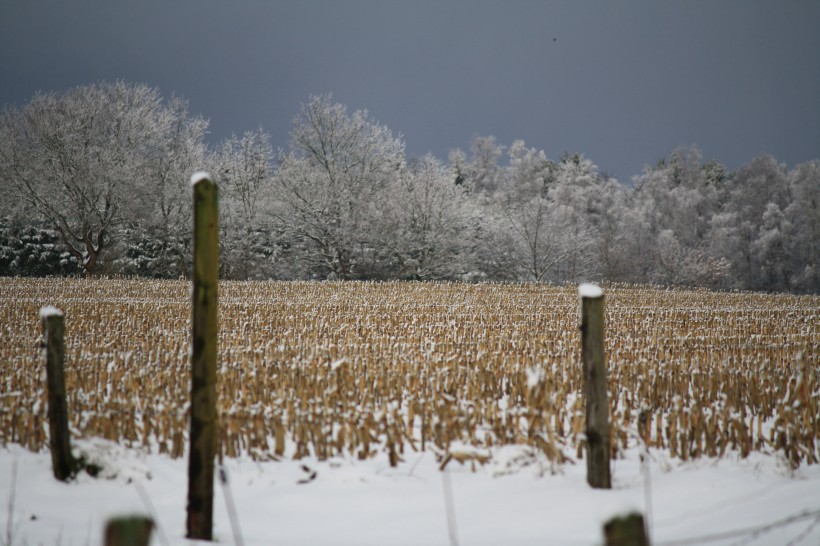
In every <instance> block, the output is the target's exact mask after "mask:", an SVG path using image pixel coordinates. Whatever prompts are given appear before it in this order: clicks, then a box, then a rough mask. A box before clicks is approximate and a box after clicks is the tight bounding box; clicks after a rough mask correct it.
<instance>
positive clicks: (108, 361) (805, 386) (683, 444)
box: [0, 278, 820, 465]
mask: <svg viewBox="0 0 820 546" xmlns="http://www.w3.org/2000/svg"><path fill="white" fill-rule="evenodd" d="M188 294H189V285H188V283H186V282H184V281H152V280H86V279H8V278H4V279H0V325H1V326H0V328H1V330H0V333H2V344H0V363H1V364H2V367H0V384H2V391H1V392H2V394H0V441H2V442H3V443H4V444H5V443H8V442H15V443H19V444H21V445H24V446H26V447H27V448H29V449H32V450H39V449H43V448H45V446H46V445H47V444H46V441H47V436H46V432H45V430H46V426H47V423H46V421H45V419H46V418H45V393H44V381H43V373H44V372H43V365H42V362H41V355H40V349H39V348H38V343H39V335H40V332H39V329H38V324H37V320H36V319H37V313H38V310H39V308H40V307H41V306H43V305H55V306H58V307H60V308H61V309H63V311H64V312H65V315H66V326H67V335H66V342H67V345H68V346H67V350H66V363H67V364H66V365H67V369H66V381H67V386H68V392H69V393H70V394H69V400H68V405H69V413H70V417H71V426H72V428H73V430H75V431H76V432H77V433H79V434H82V435H88V436H100V437H104V438H108V439H111V440H114V441H118V442H121V443H124V444H126V445H131V446H143V447H144V448H146V449H150V450H154V451H158V452H162V453H168V454H169V455H170V456H173V457H179V456H182V455H183V454H184V449H185V438H186V436H187V433H188V431H187V411H188V399H189V388H190V379H189V376H188V373H189V372H188V347H189V344H190V334H189V320H190V304H189V297H188ZM577 305H578V302H577V296H576V291H575V288H574V287H553V286H545V285H534V284H524V285H494V284H483V285H467V284H450V283H430V284H423V283H395V282H394V283H354V282H351V283H330V282H328V283H307V282H289V283H283V282H241V283H240V282H225V283H222V286H221V287H220V313H219V317H220V340H219V371H218V374H219V381H218V388H219V414H220V422H219V427H220V430H219V453H220V456H221V457H235V456H239V455H242V454H249V455H250V456H252V457H254V458H259V459H277V458H281V457H285V456H288V457H297V458H298V457H306V456H315V457H317V458H320V459H325V458H328V457H333V456H337V455H340V454H343V453H344V454H348V455H350V456H355V457H359V458H367V457H372V456H374V455H375V454H377V453H380V452H384V453H387V455H388V457H389V459H390V461H391V463H393V464H398V463H399V462H400V461H401V460H402V458H403V455H404V454H406V453H407V451H408V450H426V449H432V450H433V451H435V452H436V453H437V454H439V455H440V456H441V457H442V459H444V458H446V457H447V455H448V454H452V453H450V447H451V446H458V447H457V449H458V451H457V453H458V454H459V455H458V457H455V456H452V457H450V458H451V459H455V460H460V461H462V462H463V461H464V460H470V461H472V462H473V463H474V462H475V461H479V462H483V461H484V460H486V457H485V452H484V451H477V452H475V454H474V455H469V453H473V452H469V451H467V452H465V451H464V448H463V446H464V445H468V446H475V447H476V448H479V447H480V448H488V447H492V446H498V445H503V444H526V445H530V446H532V448H533V449H535V450H538V451H540V452H542V453H544V455H545V456H546V457H547V458H548V459H549V460H550V461H553V462H561V461H563V460H564V459H565V457H566V454H565V453H567V452H571V451H572V450H575V451H576V453H581V452H582V446H583V436H582V431H583V428H584V426H583V400H582V399H581V397H580V392H581V389H582V383H581V381H582V379H581V374H580V365H579V360H580V349H579V338H578V324H577V320H578V319H577V317H578V310H577ZM606 314H607V332H606V334H607V337H606V351H607V354H608V368H609V380H610V381H609V400H610V404H611V420H612V423H613V426H612V435H613V442H612V444H611V445H613V455H614V456H617V453H618V451H619V450H620V449H624V448H626V447H628V446H629V445H631V444H634V442H636V441H638V440H637V439H638V438H640V439H642V441H644V442H646V443H647V444H648V445H649V446H650V447H654V448H660V449H668V450H669V453H670V455H672V456H673V457H679V458H681V459H684V460H686V459H689V458H697V457H701V456H722V455H724V454H725V453H727V452H728V451H732V452H737V453H739V454H740V455H741V456H745V455H747V454H748V453H750V452H751V451H765V452H776V453H779V454H781V455H782V456H783V457H785V458H786V459H787V460H788V461H789V462H790V463H791V464H793V465H799V464H801V463H804V462H808V463H816V462H818V453H819V452H820V448H819V447H818V444H819V442H820V407H819V406H820V380H818V371H817V369H818V354H820V316H818V315H820V298H818V297H816V296H815V297H810V296H802V297H798V296H790V295H764V294H749V293H741V294H735V293H733V294H727V293H712V292H707V291H675V290H658V289H652V288H646V287H638V286H614V287H612V288H610V289H608V290H607V299H606ZM454 453H455V451H454ZM465 453H468V455H465Z"/></svg>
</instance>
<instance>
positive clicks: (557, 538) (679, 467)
mask: <svg viewBox="0 0 820 546" xmlns="http://www.w3.org/2000/svg"><path fill="white" fill-rule="evenodd" d="M527 449H528V448H526V447H523V446H514V447H506V448H500V449H495V450H494V451H493V452H492V455H493V458H492V460H491V461H490V462H489V463H488V464H487V465H485V466H479V467H477V468H476V469H475V471H473V469H472V468H471V467H470V466H469V464H468V465H464V466H462V465H460V464H459V463H457V462H455V461H453V462H451V463H450V464H449V465H448V466H447V467H446V470H445V472H440V471H439V470H438V466H439V463H438V462H437V461H436V458H435V456H434V454H433V453H432V452H430V451H427V452H425V453H417V452H410V453H406V454H405V460H404V462H403V463H401V464H400V465H399V466H398V467H397V468H391V467H390V466H389V464H388V461H387V456H386V455H385V454H379V455H378V456H377V457H375V458H373V459H370V460H367V461H359V460H356V459H340V458H337V459H333V460H331V461H325V462H317V461H315V460H306V459H303V460H301V461H293V460H286V461H282V462H263V463H259V462H254V461H252V460H250V459H247V458H244V459H231V460H226V461H225V469H226V472H227V476H228V488H225V487H223V486H222V485H220V484H219V480H217V484H216V485H215V493H216V498H215V501H214V505H215V526H214V535H215V540H216V542H217V543H218V544H222V545H229V544H236V543H238V541H237V539H236V535H235V531H234V529H233V528H232V526H231V523H230V518H229V516H228V514H229V512H228V509H227V506H228V504H229V499H230V498H232V499H233V502H234V503H235V506H236V510H237V512H238V520H239V521H238V529H237V530H236V532H237V533H238V534H239V537H240V538H239V540H241V541H242V543H244V544H247V545H258V544H271V545H370V544H372V545H399V544H408V545H448V544H455V543H457V544H460V545H506V544H509V545H523V544H533V545H534V544H538V545H549V544H556V545H576V544H578V545H581V544H602V543H603V537H602V531H601V528H602V523H603V522H604V521H605V520H607V519H608V518H609V517H611V516H613V515H616V514H620V513H625V512H628V511H630V510H632V509H634V510H638V511H640V512H642V513H644V514H646V516H647V518H648V519H649V527H650V533H651V541H652V544H654V545H663V544H667V545H670V544H680V545H683V544H715V545H740V544H744V545H752V546H759V545H764V544H766V545H786V544H789V545H797V544H803V545H817V544H820V465H812V466H807V465H803V466H801V467H800V468H799V469H798V470H796V471H794V472H792V471H790V470H789V468H788V466H786V465H785V464H784V463H782V462H781V461H779V460H778V459H777V458H776V457H774V456H770V455H765V454H761V453H752V454H751V455H750V456H749V457H748V458H746V459H739V455H738V454H737V453H735V452H730V453H729V454H727V456H726V457H724V458H723V459H719V460H718V459H700V460H697V461H694V462H687V463H683V462H681V461H680V460H671V461H670V460H669V459H667V457H666V455H665V454H664V453H663V452H659V451H652V452H651V453H650V457H649V460H650V463H649V464H648V465H647V466H646V467H644V465H642V464H641V462H640V453H639V451H638V449H637V448H633V449H630V450H628V451H626V452H625V453H624V456H623V458H621V459H618V460H616V461H613V467H612V468H613V489H612V490H610V491H602V490H593V489H590V488H589V487H588V486H587V484H586V479H585V475H586V467H585V464H584V461H583V460H578V461H574V464H569V463H568V464H565V465H563V466H560V467H551V466H550V465H549V463H548V462H546V460H544V459H543V458H539V457H536V456H535V455H532V454H531V453H530V452H529V451H528V450H527ZM76 450H81V451H83V452H84V453H85V454H86V455H88V456H90V457H91V458H92V459H93V460H96V461H97V462H98V463H101V464H102V466H103V472H102V474H103V476H104V477H98V478H91V477H89V476H87V475H85V474H83V475H81V476H79V477H78V479H77V480H75V481H74V482H72V483H68V484H65V483H61V482H57V481H55V480H54V478H53V477H52V474H51V461H50V456H49V453H48V452H47V451H44V452H41V453H37V454H34V453H30V452H28V451H26V450H24V449H23V448H21V447H19V446H17V445H12V444H10V445H8V446H6V447H5V448H0V502H2V507H3V510H2V512H0V514H2V515H0V530H2V532H1V533H0V545H5V544H7V543H10V544H12V545H22V546H25V545H28V546H38V545H44V546H45V545H55V544H59V545H61V546H84V545H87V544H90V545H96V544H101V543H102V531H103V527H104V524H105V521H106V519H107V518H109V517H110V516H115V515H130V514H151V515H153V516H154V517H155V518H156V521H157V522H158V531H157V532H155V533H154V535H153V539H152V544H156V545H165V544H168V545H186V544H191V543H193V542H195V541H191V540H187V539H186V538H185V499H186V492H187V484H186V476H187V466H186V464H187V463H186V461H187V458H182V459H177V460H172V459H170V458H168V457H166V456H163V455H146V454H144V453H143V452H140V451H138V450H131V449H127V448H124V447H121V446H118V445H116V444H112V443H108V442H105V441H102V440H85V441H81V442H77V445H75V451H76ZM314 473H315V478H314V479H312V480H311V479H310V477H311V476H312V475H313V474H314ZM647 478H648V479H647ZM448 491H449V498H451V499H452V503H451V507H452V514H453V517H452V519H453V521H452V522H451V523H450V524H448V510H447V505H448V503H447V501H446V499H447V498H448V494H447V492H448ZM226 494H227V496H226Z"/></svg>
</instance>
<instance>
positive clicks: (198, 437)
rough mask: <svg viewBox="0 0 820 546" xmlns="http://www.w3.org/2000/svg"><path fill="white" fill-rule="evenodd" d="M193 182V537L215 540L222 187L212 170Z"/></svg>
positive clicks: (190, 520)
mask: <svg viewBox="0 0 820 546" xmlns="http://www.w3.org/2000/svg"><path fill="white" fill-rule="evenodd" d="M191 186H192V188H193V194H194V198H193V206H194V279H193V290H192V293H191V296H192V300H193V301H192V307H193V312H192V320H191V337H192V344H193V347H192V351H191V421H190V453H189V458H188V517H187V533H188V534H187V537H188V538H192V539H199V540H212V538H213V497H214V458H215V456H216V445H217V444H216V440H217V414H216V351H217V287H218V282H219V238H218V237H219V225H218V205H217V187H216V184H215V183H214V182H213V181H212V180H211V178H210V175H208V174H207V173H197V174H195V175H194V176H192V177H191Z"/></svg>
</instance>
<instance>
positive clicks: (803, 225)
mask: <svg viewBox="0 0 820 546" xmlns="http://www.w3.org/2000/svg"><path fill="white" fill-rule="evenodd" d="M788 180H789V191H790V194H791V202H790V203H789V204H788V205H787V206H786V209H785V211H784V213H785V220H786V221H787V222H788V223H789V225H790V226H791V228H792V234H791V252H792V254H791V256H790V264H791V265H790V273H791V274H790V278H789V285H790V288H792V289H794V290H799V291H805V292H815V293H817V292H820V160H813V161H809V162H806V163H802V164H800V165H797V167H795V168H794V169H793V170H792V171H791V172H790V173H789V176H788Z"/></svg>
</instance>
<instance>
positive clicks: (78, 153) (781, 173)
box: [0, 81, 820, 293]
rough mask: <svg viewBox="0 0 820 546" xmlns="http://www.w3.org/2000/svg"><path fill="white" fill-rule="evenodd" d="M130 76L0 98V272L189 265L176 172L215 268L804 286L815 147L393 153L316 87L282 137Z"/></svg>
mask: <svg viewBox="0 0 820 546" xmlns="http://www.w3.org/2000/svg"><path fill="white" fill-rule="evenodd" d="M207 128H208V122H207V121H206V120H205V119H203V118H202V117H201V116H196V115H193V114H191V113H190V112H189V111H188V106H187V104H186V102H185V101H183V100H181V99H179V98H174V97H172V98H170V99H165V98H163V97H162V96H161V94H160V92H159V91H158V90H157V89H155V88H151V87H148V86H145V85H135V84H129V83H126V82H121V81H119V82H114V83H105V82H103V83H98V84H93V85H85V86H80V87H76V88H73V89H71V90H68V91H66V92H61V93H45V94H38V95H36V96H35V97H34V98H33V99H31V101H29V102H28V103H27V104H25V105H23V106H22V107H19V108H15V107H9V106H7V107H5V108H4V109H3V111H2V114H0V184H2V188H3V195H4V197H3V200H2V204H0V274H2V275H76V274H85V275H136V276H148V277H158V278H163V277H168V278H176V277H180V276H185V277H187V276H188V275H189V273H190V267H191V264H190V255H191V206H190V203H191V194H190V192H191V190H190V187H189V184H188V178H189V176H190V174H191V173H193V172H194V171H199V170H203V169H204V170H208V171H210V172H211V173H212V175H213V176H214V178H215V180H216V181H217V182H218V184H219V191H220V230H221V235H220V236H221V249H220V251H221V258H220V259H221V272H220V273H221V276H222V277H223V278H227V279H268V278H273V279H376V280H382V279H417V280H464V281H536V282H553V283H563V282H578V281H584V280H593V281H598V282H629V283H653V284H662V285H680V286H700V287H708V288H718V289H750V290H771V291H794V292H814V293H816V292H820V272H818V267H817V260H818V248H820V204H818V199H820V160H812V161H809V162H806V163H803V164H800V165H797V166H795V167H794V168H793V169H791V170H789V169H788V168H787V167H786V166H784V165H782V164H780V163H778V162H777V160H776V159H775V158H773V157H771V156H768V155H764V156H761V157H757V158H755V159H753V160H752V161H751V162H749V163H748V164H746V165H743V166H742V167H740V168H739V169H738V170H736V171H734V172H730V171H729V170H727V169H726V167H724V166H723V165H721V164H720V163H717V162H714V161H709V162H704V161H703V159H702V157H701V154H700V152H699V150H698V149H697V148H694V147H683V148H678V149H676V150H674V151H672V152H671V154H670V155H669V156H668V157H666V158H664V159H662V160H660V161H658V162H657V163H656V164H654V165H652V166H647V167H645V168H644V170H643V172H642V173H641V174H640V175H638V176H636V177H634V178H633V181H632V183H631V184H621V183H619V182H618V181H616V180H615V179H613V178H611V177H609V176H607V175H606V174H605V173H604V172H601V171H600V170H599V168H598V166H597V165H595V163H593V162H592V161H591V160H589V159H588V158H586V157H584V156H583V155H582V154H578V153H576V154H569V153H564V154H563V155H562V156H561V157H560V158H558V159H550V158H548V157H547V155H546V154H545V152H544V151H542V150H538V149H536V148H530V147H528V146H527V145H526V144H525V143H524V142H523V141H520V140H519V141H515V142H513V143H512V144H510V145H508V146H507V145H502V144H500V143H498V142H496V140H495V139H494V138H493V137H492V136H477V137H474V138H473V140H472V143H471V146H470V150H469V151H468V152H464V151H461V150H454V151H452V152H451V153H450V154H449V157H448V158H447V160H446V161H445V160H442V159H440V158H437V157H434V156H432V155H426V156H423V157H408V156H407V154H406V152H405V146H404V142H403V140H402V138H401V137H400V136H398V135H395V134H394V133H393V132H392V131H391V130H390V129H389V128H388V127H386V126H384V125H382V124H380V123H379V122H377V121H376V120H374V119H373V118H372V117H371V116H370V115H369V114H368V112H367V111H356V112H352V113H351V112H349V111H348V109H347V108H346V107H345V106H344V105H342V104H338V103H335V102H334V101H333V99H332V97H331V96H330V95H324V96H313V97H310V98H309V100H308V101H307V103H305V104H304V105H303V106H302V108H301V110H300V111H299V113H298V114H297V116H296V117H295V119H294V121H293V127H292V130H291V134H290V143H289V148H288V149H287V150H274V149H273V147H272V145H271V143H270V137H269V135H268V134H267V133H266V132H265V131H263V130H261V129H260V130H257V131H252V132H247V133H245V134H244V135H242V136H231V137H230V138H227V139H225V140H224V141H222V142H220V143H219V144H217V145H215V146H208V145H207V144H206V142H205V135H206V132H207Z"/></svg>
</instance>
